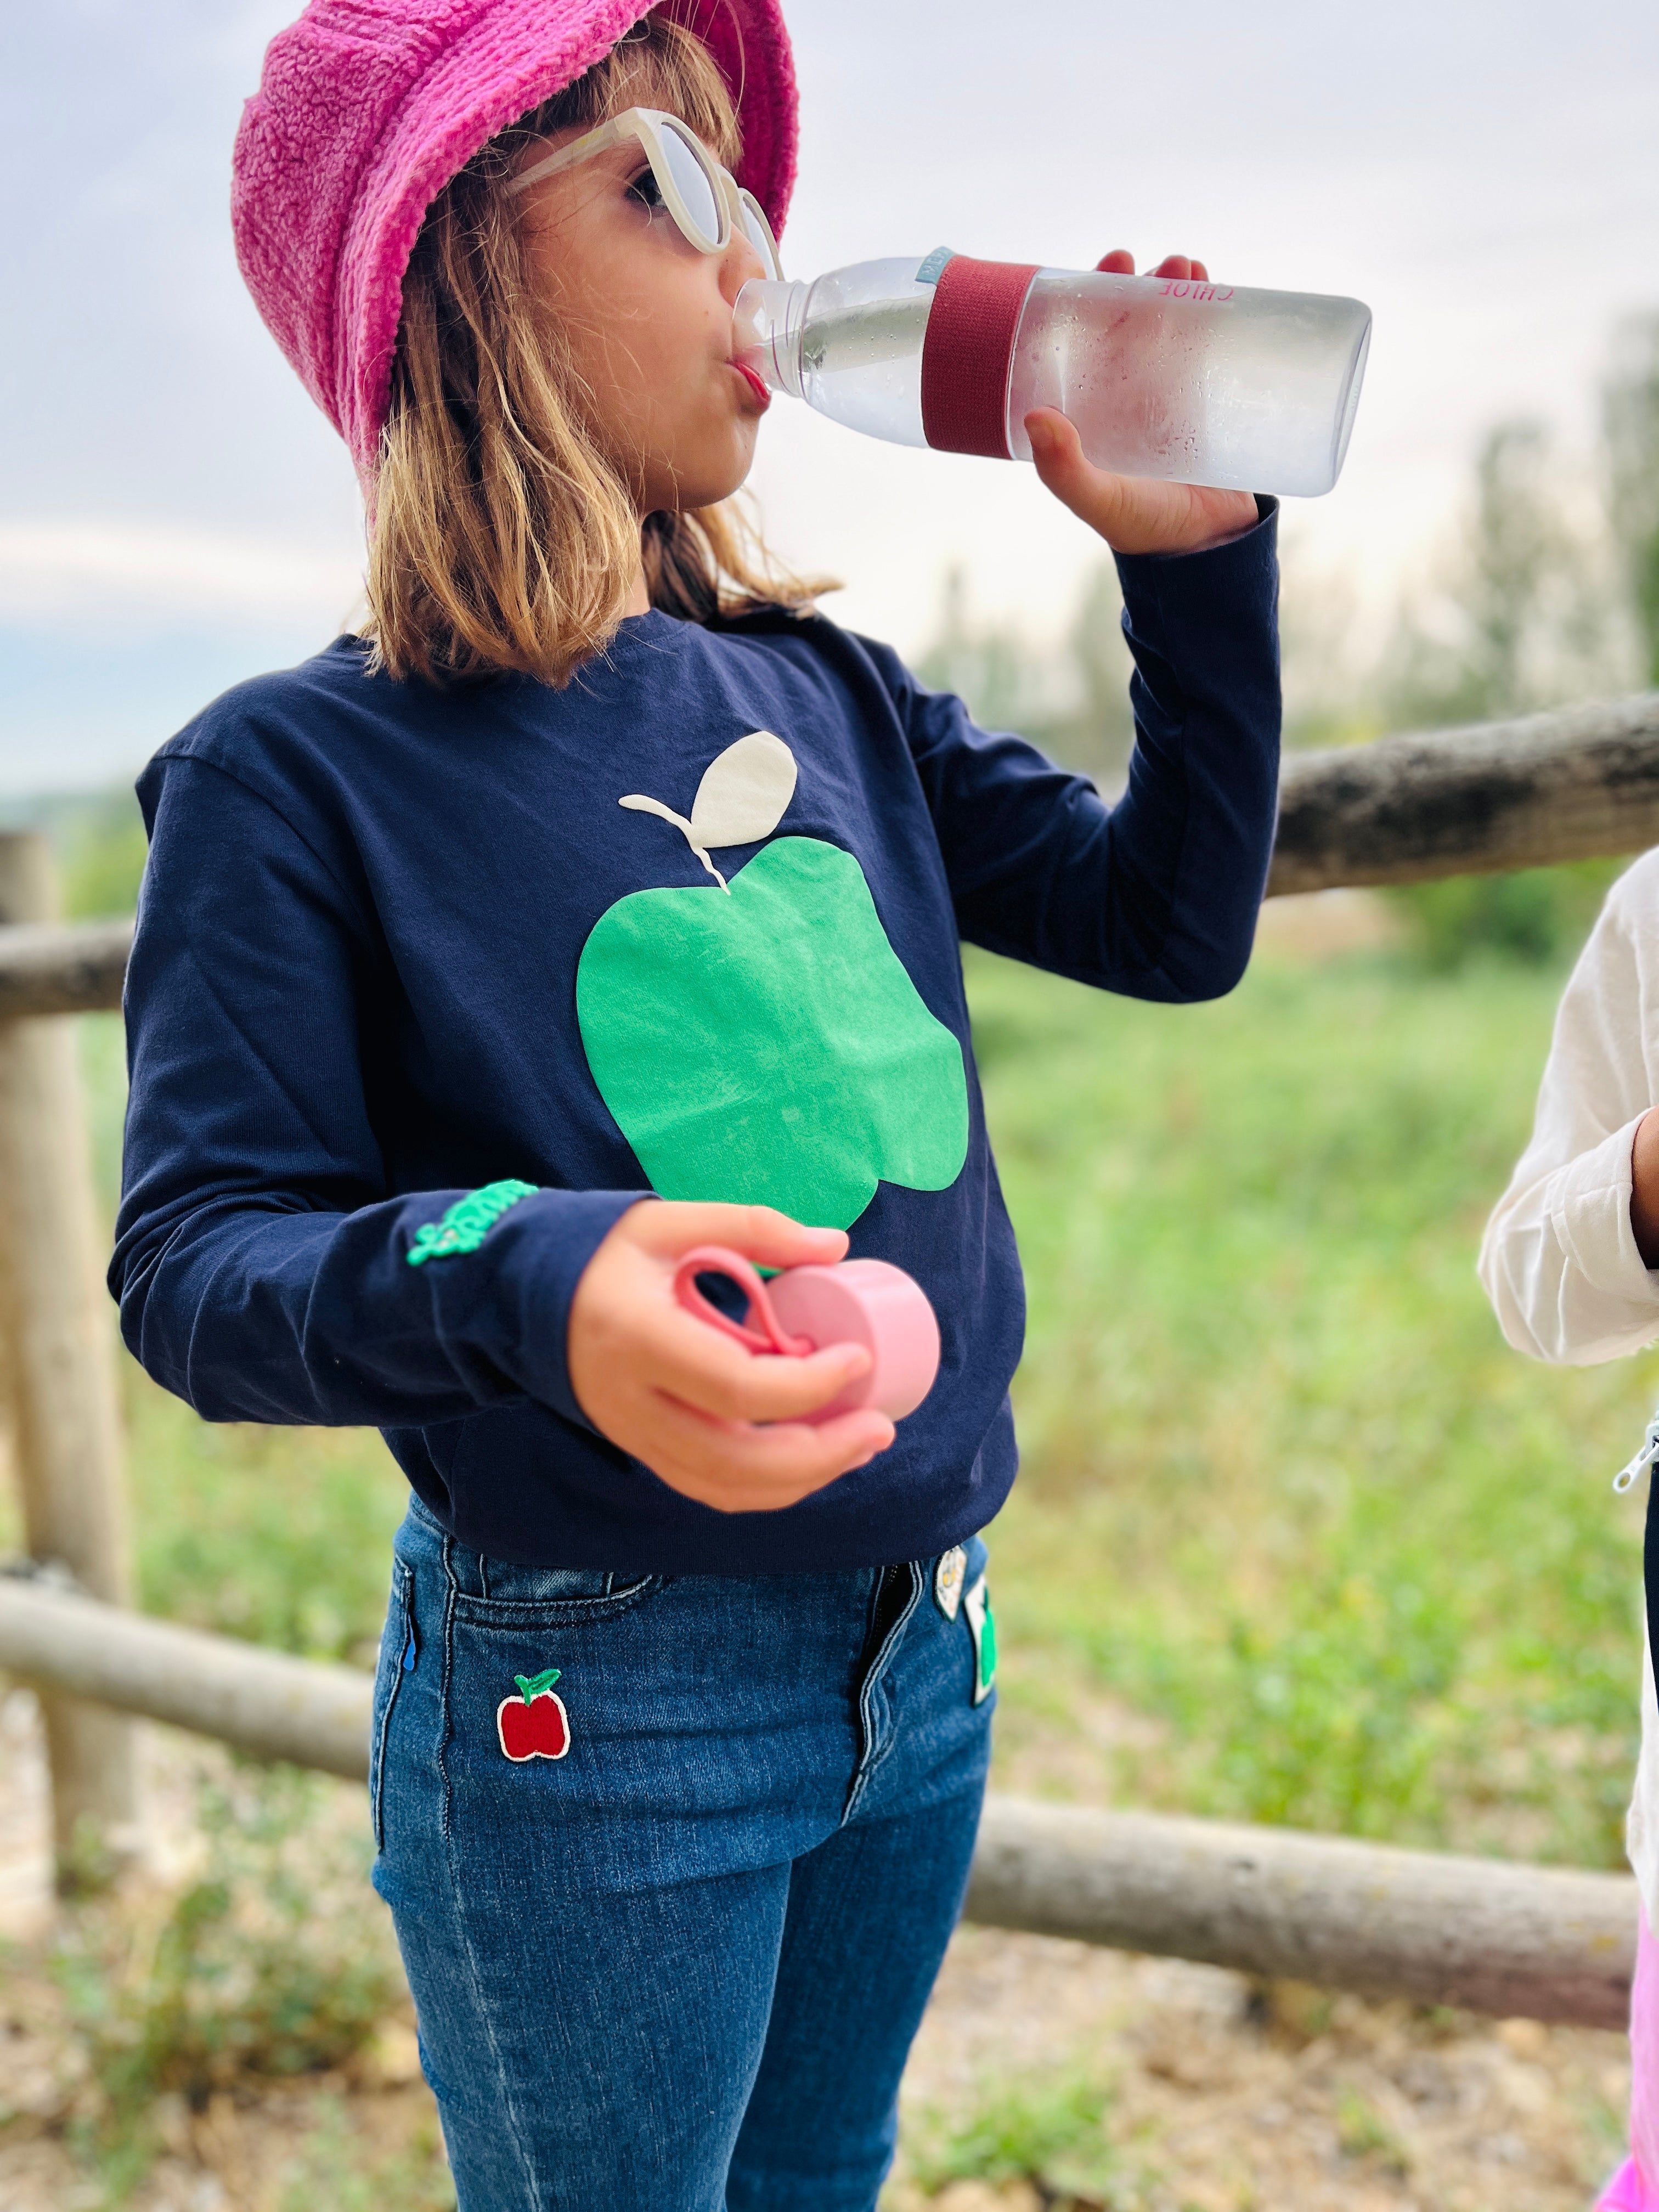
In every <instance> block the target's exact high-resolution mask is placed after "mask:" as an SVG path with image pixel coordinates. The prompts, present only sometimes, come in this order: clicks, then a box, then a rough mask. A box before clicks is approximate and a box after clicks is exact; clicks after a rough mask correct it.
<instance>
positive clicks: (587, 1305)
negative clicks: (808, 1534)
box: [567, 1199, 894, 1513]
mask: <svg viewBox="0 0 1659 2212" xmlns="http://www.w3.org/2000/svg"><path fill="white" fill-rule="evenodd" d="M697 1244H727V1245H730V1246H731V1247H732V1249H734V1250H736V1251H738V1252H741V1253H743V1254H744V1256H745V1257H746V1258H748V1259H750V1260H752V1261H754V1262H755V1263H756V1265H757V1266H758V1267H803V1266H806V1265H809V1264H810V1265H818V1266H827V1265H833V1263H834V1262H835V1261H837V1260H839V1259H842V1257H843V1256H844V1255H845V1254H846V1250H847V1237H846V1235H845V1233H844V1231H842V1230H839V1229H806V1228H803V1227H802V1225H800V1223H799V1222H798V1221H791V1220H790V1219H789V1218H788V1216H787V1214H782V1213H777V1212H774V1211H773V1209H772V1208H771V1207H770V1206H684V1205H676V1204H673V1203H671V1202H666V1201H660V1200H654V1199H653V1200H647V1201H646V1202H644V1203H642V1204H641V1205H639V1206H630V1207H629V1211H628V1212H626V1213H624V1214H623V1217H622V1218H621V1219H620V1220H619V1221H618V1222H617V1224H616V1225H615V1226H614V1227H613V1228H612V1230H611V1233H610V1234H609V1236H608V1237H606V1238H605V1242H604V1243H602V1244H601V1245H600V1246H599V1249H598V1250H597V1251H596V1252H595V1253H594V1255H593V1256H592V1259H591V1260H590V1261H588V1263H587V1266H586V1268H585V1269H584V1270H583V1273H582V1277H581V1280H580V1282H579V1283H578V1284H577V1285H576V1295H575V1297H574V1298H573V1299H572V1301H571V1305H570V1331H569V1339H568V1355H567V1356H568V1362H569V1370H570V1387H571V1389H572V1390H573V1391H574V1394H575V1398H576V1402H577V1404H578V1405H579V1406H580V1407H581V1409H582V1411H583V1413H586V1416H587V1418H588V1419H589V1420H590V1421H592V1424H593V1425H594V1427H595V1428H596V1429H597V1430H598V1431H599V1433H600V1435H601V1436H604V1437H609V1438H610V1440H611V1443H613V1444H618V1445H620V1446H621V1448H622V1449H623V1451H625V1452H628V1453H630V1454H631V1455H633V1457H634V1458H635V1459H637V1460H642V1461H643V1462H645V1464H646V1466H647V1467H648V1468H650V1469H651V1471H652V1473H653V1474H656V1475H659V1476H660V1477H661V1479H662V1480H663V1481H665V1483H666V1484H667V1485H668V1486H669V1487H670V1489H671V1490H678V1491H679V1492H681V1494H682V1495H683V1496H684V1497H686V1498H696V1499H697V1500H698V1501H699V1502H700V1503H701V1504H704V1505H712V1506H713V1507H714V1509H715V1510H716V1511H718V1512H721V1513H757V1512H758V1513H764V1512H773V1511H775V1510H777V1508H778V1507H780V1506H783V1505H793V1504H794V1503H795V1502H796V1500H797V1499H798V1498H805V1497H807V1496H809V1495H810V1494H811V1492H813V1491H815V1490H822V1489H823V1486H824V1485H825V1484H826V1483H829V1482H833V1481H834V1480H836V1476H837V1475H841V1474H847V1473H848V1472H849V1470H850V1469H852V1468H855V1467H862V1466H863V1465H864V1463H865V1462H866V1460H870V1459H873V1458H874V1456H875V1455H876V1454H877V1453H878V1451H884V1450H885V1449H887V1447H888V1445H889V1444H890V1443H892V1441H893V1433H894V1431H893V1424H892V1423H891V1421H890V1420H889V1419H888V1418H887V1416H886V1414H885V1413H876V1412H874V1411H872V1410H869V1409H865V1410H862V1411H860V1412H857V1413H838V1414H837V1415H836V1418H835V1419H834V1420H832V1421H826V1422H825V1423H824V1424H823V1426H822V1427H821V1428H811V1427H809V1426H808V1425H806V1424H805V1422H804V1421H803V1420H801V1419H799V1416H800V1415H801V1414H803V1413H816V1412H817V1408H818V1407H820V1406H827V1405H828V1404H829V1401H830V1400H831V1399H832V1398H833V1397H834V1396H835V1395H836V1392H837V1391H839V1390H840V1389H842V1388H843V1387H844V1386H845V1385H846V1384H847V1383H850V1382H852V1381H853V1379H854V1377H855V1376H860V1375H863V1374H866V1373H867V1372H868V1370H869V1366H870V1355H869V1353H868V1352H866V1351H865V1350H864V1348H863V1346H861V1345H851V1344H848V1345H842V1346H836V1347H834V1348H832V1349H831V1350H829V1351H826V1352H813V1353H811V1355H810V1356H809V1357H808V1358H805V1359H790V1358H775V1357H766V1356H764V1355H757V1354H756V1353H753V1352H745V1351H744V1348H743V1346H741V1345H740V1344H736V1343H734V1342H733V1341H732V1339H731V1338H730V1337H728V1336H724V1335H722V1334H720V1331H719V1330H718V1329H714V1328H710V1327H709V1326H708V1323H707V1322H701V1321H698V1320H696V1319H695V1318H694V1317H693V1316H691V1315H690V1314H689V1313H687V1312H686V1311H685V1310H684V1307H683V1306H681V1305H680V1304H678V1301H677V1299H676V1298H675V1296H674V1271H675V1269H676V1268H677V1267H678V1265H679V1262H680V1259H681V1255H683V1254H684V1253H686V1252H689V1251H690V1249H692V1247H693V1246H694V1245H697Z"/></svg>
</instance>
